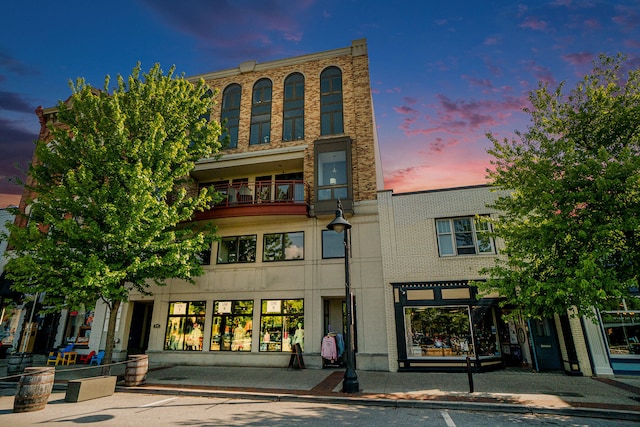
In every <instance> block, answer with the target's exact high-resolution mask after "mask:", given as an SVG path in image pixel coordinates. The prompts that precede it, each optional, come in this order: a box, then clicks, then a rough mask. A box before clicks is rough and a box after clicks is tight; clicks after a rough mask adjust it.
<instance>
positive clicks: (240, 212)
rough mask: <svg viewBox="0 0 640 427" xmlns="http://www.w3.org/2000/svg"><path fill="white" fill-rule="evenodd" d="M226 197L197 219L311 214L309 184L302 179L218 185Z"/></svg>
mask: <svg viewBox="0 0 640 427" xmlns="http://www.w3.org/2000/svg"><path fill="white" fill-rule="evenodd" d="M212 187H213V189H214V190H215V191H216V192H218V193H220V194H221V195H223V199H222V200H220V201H218V202H216V203H215V204H213V205H212V206H211V207H210V209H209V210H207V211H205V212H198V213H196V219H209V218H222V217H232V216H255V215H300V214H304V215H307V214H308V212H309V209H308V208H309V186H308V184H306V183H305V182H304V181H300V180H277V181H259V182H243V183H234V184H225V185H214V186H212Z"/></svg>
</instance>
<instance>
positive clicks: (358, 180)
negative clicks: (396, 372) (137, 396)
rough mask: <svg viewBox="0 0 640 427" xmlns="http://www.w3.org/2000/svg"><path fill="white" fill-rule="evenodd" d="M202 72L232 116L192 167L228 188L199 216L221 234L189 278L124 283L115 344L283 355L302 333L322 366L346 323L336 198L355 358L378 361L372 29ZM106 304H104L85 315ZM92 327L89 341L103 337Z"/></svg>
mask: <svg viewBox="0 0 640 427" xmlns="http://www.w3.org/2000/svg"><path fill="white" fill-rule="evenodd" d="M199 78H203V79H204V80H205V82H206V83H207V84H208V85H209V86H210V87H211V89H212V90H216V91H218V93H217V95H216V96H217V101H218V102H217V104H216V106H215V107H214V109H213V111H212V112H211V118H212V119H214V120H221V121H222V120H225V121H226V124H227V128H228V134H227V137H228V138H229V143H228V146H227V148H226V149H224V150H223V151H222V156H221V157H220V158H211V159H203V160H201V161H199V162H198V163H197V165H196V167H195V169H194V170H193V171H192V177H193V178H194V180H195V181H196V182H197V185H198V188H202V187H211V186H213V187H215V188H216V189H217V190H218V191H220V192H221V193H223V194H224V195H225V198H224V200H223V201H222V202H220V203H218V204H216V205H215V206H212V207H211V209H209V210H207V211H206V212H202V213H198V214H196V217H195V220H197V221H201V222H209V221H211V222H213V223H214V224H215V225H216V226H217V227H218V232H217V234H218V235H219V236H220V237H221V240H220V241H219V242H216V243H214V244H213V247H212V248H211V253H210V254H205V255H204V256H203V260H204V263H205V264H207V265H205V267H204V268H205V274H204V275H203V276H201V277H199V278H196V284H195V285H191V284H188V283H186V282H183V281H180V280H171V281H169V283H168V285H167V286H165V287H156V286H153V287H152V288H151V291H152V295H151V296H145V295H140V294H137V293H132V294H131V295H130V302H129V303H128V304H125V305H124V307H123V309H122V311H121V313H120V322H119V327H118V331H117V333H116V337H117V338H118V339H119V343H118V344H116V348H115V351H114V357H116V358H117V357H124V355H125V353H129V354H132V353H137V352H146V353H147V354H149V357H150V359H151V360H152V361H154V362H167V363H168V362H171V363H189V364H208V365H211V364H219V365H223V364H224V365H242V366H285V367H286V366H287V363H288V361H289V358H290V355H291V353H290V350H291V345H292V343H294V342H301V344H302V347H303V349H304V355H305V363H306V365H307V366H309V367H320V366H322V364H323V362H322V358H321V357H320V352H321V343H322V339H323V337H324V336H325V335H327V334H328V333H330V332H334V333H337V334H340V333H342V332H343V330H344V325H343V318H344V306H345V270H344V246H343V240H342V235H341V234H337V233H335V232H332V231H329V230H327V229H326V226H327V224H328V223H329V222H331V221H332V220H333V219H334V218H335V211H336V206H337V201H338V199H339V200H340V201H341V203H342V205H343V207H344V210H345V215H346V216H347V218H348V220H349V221H350V222H351V223H352V225H353V228H352V230H351V236H352V242H351V243H352V246H351V250H352V258H351V259H350V265H351V286H352V291H353V292H354V294H355V303H356V309H355V313H356V316H355V324H356V345H357V363H358V368H359V369H372V370H386V369H387V367H388V360H387V354H386V352H387V342H386V335H385V334H384V333H383V331H385V330H386V324H385V319H384V317H383V316H380V313H381V312H382V310H383V309H384V293H383V283H382V262H381V254H380V239H379V227H378V208H377V202H376V192H377V191H378V190H380V189H381V185H382V178H381V170H380V163H379V157H378V146H377V140H376V130H375V124H374V113H373V105H372V99H371V88H370V82H369V63H368V55H367V45H366V41H365V40H356V41H354V42H353V44H352V46H350V47H346V48H342V49H336V50H331V51H327V52H320V53H315V54H310V55H304V56H300V57H296V58H288V59H283V60H277V61H272V62H267V63H261V64H258V63H256V62H255V61H249V62H244V63H242V64H240V66H239V67H238V68H234V69H229V70H224V71H219V72H214V73H209V74H204V75H201V76H194V77H193V78H192V80H194V81H195V80H196V79H199ZM198 188H195V187H194V188H193V190H194V191H197V190H198ZM105 316H106V315H105V308H104V306H101V305H98V307H97V308H96V311H95V318H94V323H93V324H94V325H105V322H106V319H105ZM100 328H102V329H104V327H103V326H100ZM99 335H103V334H96V332H95V331H94V332H93V333H92V334H91V338H90V342H89V347H91V348H94V349H95V348H98V347H102V346H103V345H104V338H103V337H102V338H100V340H99V341H98V339H99V338H98V336H99ZM302 337H304V338H302ZM94 340H96V341H94Z"/></svg>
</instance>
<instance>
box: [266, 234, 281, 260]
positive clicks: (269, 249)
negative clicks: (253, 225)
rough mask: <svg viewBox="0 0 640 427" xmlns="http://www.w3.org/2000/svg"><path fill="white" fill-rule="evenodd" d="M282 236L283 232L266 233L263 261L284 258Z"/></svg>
mask: <svg viewBox="0 0 640 427" xmlns="http://www.w3.org/2000/svg"><path fill="white" fill-rule="evenodd" d="M282 236H283V235H282V234H265V235H264V254H263V257H262V260H263V261H277V260H281V259H283V258H284V250H283V247H282Z"/></svg>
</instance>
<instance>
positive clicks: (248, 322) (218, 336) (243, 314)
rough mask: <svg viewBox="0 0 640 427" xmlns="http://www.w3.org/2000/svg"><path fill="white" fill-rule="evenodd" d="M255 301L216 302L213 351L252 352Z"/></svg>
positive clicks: (211, 348)
mask: <svg viewBox="0 0 640 427" xmlns="http://www.w3.org/2000/svg"><path fill="white" fill-rule="evenodd" d="M252 334H253V301H252V300H246V301H214V303H213V322H212V326H211V346H210V347H209V348H210V350H212V351H251V337H252Z"/></svg>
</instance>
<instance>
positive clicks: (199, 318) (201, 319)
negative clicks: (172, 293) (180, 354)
mask: <svg viewBox="0 0 640 427" xmlns="http://www.w3.org/2000/svg"><path fill="white" fill-rule="evenodd" d="M177 304H185V307H184V313H175V312H174V313H172V309H173V310H175V309H176V308H177V307H178V306H177ZM194 305H197V306H198V307H201V308H202V311H198V312H191V309H192V307H193V306H194ZM206 317H207V302H206V301H170V302H169V309H168V310H167V325H166V327H165V334H164V336H165V339H164V346H163V350H164V351H202V349H203V343H202V340H203V338H204V325H205V319H206ZM190 318H193V319H190ZM172 319H177V320H181V321H180V322H179V323H178V324H179V329H181V330H182V332H181V333H180V334H171V333H170V332H171V331H170V330H169V328H170V327H171V326H172V325H173V324H174V322H172V321H171V320H172ZM194 320H195V321H194ZM187 321H191V322H192V323H191V328H192V329H191V330H189V332H186V331H185V330H186V328H187V325H188V323H187ZM195 325H200V327H199V329H200V345H199V347H200V348H199V349H198V348H196V349H195V350H194V349H193V348H187V347H193V345H189V344H188V340H187V336H188V335H191V334H192V331H193V330H195V329H196V328H195ZM170 336H171V337H172V336H176V337H179V339H178V341H177V342H178V343H180V342H181V343H182V344H178V345H179V346H180V347H182V348H171V344H170V342H169V340H170Z"/></svg>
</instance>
